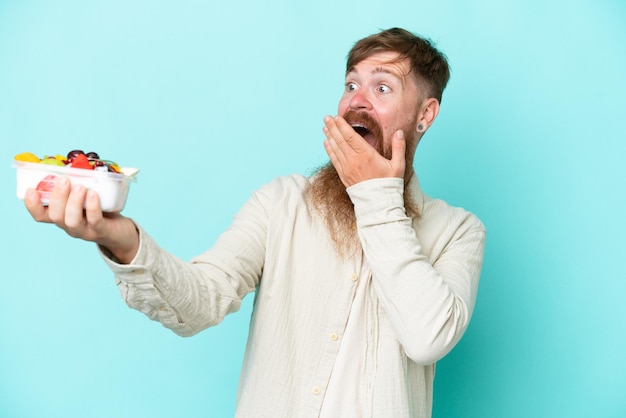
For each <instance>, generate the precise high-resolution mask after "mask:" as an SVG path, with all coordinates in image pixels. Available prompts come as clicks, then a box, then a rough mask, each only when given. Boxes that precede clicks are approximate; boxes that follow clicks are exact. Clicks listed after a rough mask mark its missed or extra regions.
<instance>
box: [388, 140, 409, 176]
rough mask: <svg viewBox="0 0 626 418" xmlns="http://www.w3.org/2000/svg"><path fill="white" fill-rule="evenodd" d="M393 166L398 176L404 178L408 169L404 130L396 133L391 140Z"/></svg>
mask: <svg viewBox="0 0 626 418" xmlns="http://www.w3.org/2000/svg"><path fill="white" fill-rule="evenodd" d="M391 166H392V167H393V168H394V171H395V172H396V174H398V175H399V176H400V177H404V170H405V169H406V140H405V138H404V132H403V131H402V130H399V131H396V133H395V134H394V135H393V138H392V139H391Z"/></svg>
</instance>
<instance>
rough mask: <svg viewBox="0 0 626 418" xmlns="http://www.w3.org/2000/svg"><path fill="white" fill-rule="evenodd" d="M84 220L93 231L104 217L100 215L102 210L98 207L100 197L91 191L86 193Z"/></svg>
mask: <svg viewBox="0 0 626 418" xmlns="http://www.w3.org/2000/svg"><path fill="white" fill-rule="evenodd" d="M85 218H86V219H87V223H88V224H89V225H91V226H92V227H93V228H94V229H97V228H98V226H99V225H101V223H102V219H103V218H104V215H103V214H102V208H101V206H100V196H98V193H96V192H95V191H93V190H89V191H87V198H86V199H85Z"/></svg>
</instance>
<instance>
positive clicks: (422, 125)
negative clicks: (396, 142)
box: [417, 123, 426, 132]
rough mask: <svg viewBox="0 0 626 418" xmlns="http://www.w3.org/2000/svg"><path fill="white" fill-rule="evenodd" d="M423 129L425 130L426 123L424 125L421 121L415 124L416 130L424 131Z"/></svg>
mask: <svg viewBox="0 0 626 418" xmlns="http://www.w3.org/2000/svg"><path fill="white" fill-rule="evenodd" d="M425 130H426V125H424V124H423V123H418V124H417V132H424V131H425Z"/></svg>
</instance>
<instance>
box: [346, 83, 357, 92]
mask: <svg viewBox="0 0 626 418" xmlns="http://www.w3.org/2000/svg"><path fill="white" fill-rule="evenodd" d="M356 88H357V86H356V83H352V82H350V83H346V91H354V90H356Z"/></svg>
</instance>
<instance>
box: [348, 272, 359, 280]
mask: <svg viewBox="0 0 626 418" xmlns="http://www.w3.org/2000/svg"><path fill="white" fill-rule="evenodd" d="M350 280H352V281H353V282H356V281H357V280H359V276H357V275H356V273H352V276H350Z"/></svg>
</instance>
